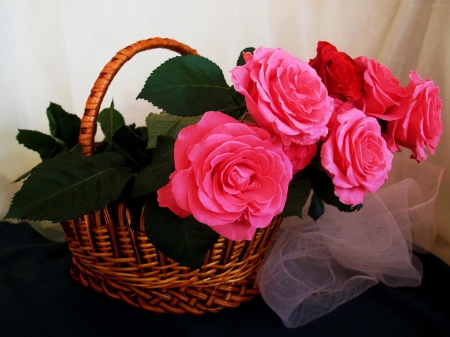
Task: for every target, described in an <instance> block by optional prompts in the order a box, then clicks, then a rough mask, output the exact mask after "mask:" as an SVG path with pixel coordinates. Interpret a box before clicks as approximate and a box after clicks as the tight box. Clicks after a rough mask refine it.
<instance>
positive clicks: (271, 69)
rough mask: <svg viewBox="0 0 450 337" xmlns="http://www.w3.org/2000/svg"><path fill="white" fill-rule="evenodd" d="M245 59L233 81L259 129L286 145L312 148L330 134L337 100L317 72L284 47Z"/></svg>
mask: <svg viewBox="0 0 450 337" xmlns="http://www.w3.org/2000/svg"><path fill="white" fill-rule="evenodd" d="M244 59H245V61H246V63H245V65H243V66H238V67H236V68H234V69H233V70H232V71H231V73H232V77H231V80H232V81H233V83H234V86H235V89H236V91H238V92H239V93H241V94H242V95H244V96H245V102H246V104H247V108H248V111H249V113H250V114H251V115H252V117H253V119H254V120H255V121H256V123H257V124H258V125H259V126H261V127H262V128H264V129H265V130H267V131H268V132H269V133H270V134H271V135H275V134H278V135H280V136H281V138H282V139H283V142H284V143H285V144H286V145H289V144H290V143H291V142H294V143H297V144H302V145H310V144H313V143H315V142H317V141H318V140H319V139H320V137H323V136H325V135H326V134H327V132H328V129H327V127H326V125H327V123H328V120H329V119H330V115H331V112H332V109H333V101H332V99H331V98H330V97H328V92H327V89H326V88H325V85H324V84H323V83H322V81H321V79H320V78H319V76H318V75H317V73H316V71H315V70H314V69H312V68H311V67H310V66H309V65H308V64H307V63H306V62H303V61H301V60H299V59H298V58H295V57H293V56H292V55H290V54H289V53H287V52H286V51H284V50H283V49H281V48H280V49H270V48H263V47H260V48H258V49H256V50H255V51H254V52H253V55H252V54H250V53H245V54H244Z"/></svg>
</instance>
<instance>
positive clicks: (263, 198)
mask: <svg viewBox="0 0 450 337" xmlns="http://www.w3.org/2000/svg"><path fill="white" fill-rule="evenodd" d="M282 147H283V144H282V142H281V140H280V139H279V138H278V137H277V138H271V136H270V134H269V133H268V132H267V131H265V130H263V129H261V128H259V127H253V126H250V125H247V124H243V123H240V122H238V121H237V120H235V119H234V118H232V117H230V116H227V115H225V114H223V113H221V112H206V113H205V114H204V115H203V117H202V119H201V120H200V122H198V123H197V124H195V125H191V126H188V127H186V128H184V129H183V130H181V132H180V133H179V135H178V139H177V140H176V142H175V147H174V159H175V171H174V172H173V173H172V175H171V176H170V181H169V183H168V184H167V185H166V186H164V187H163V188H161V189H160V190H158V201H159V204H160V206H161V207H168V208H169V209H171V210H172V211H173V212H174V213H175V214H177V215H178V216H180V217H185V216H187V215H190V214H192V215H193V216H194V218H196V219H197V220H198V221H200V222H202V223H204V224H207V225H208V226H210V227H211V228H212V229H214V230H215V231H216V232H217V233H219V234H220V235H222V236H224V237H226V238H228V239H231V240H250V239H251V238H252V236H253V234H254V233H255V231H256V229H257V228H261V227H266V226H268V225H269V223H270V222H271V220H272V218H273V217H274V216H276V215H278V214H279V213H281V211H282V210H283V208H284V205H285V202H286V196H287V189H288V185H289V182H290V180H291V179H292V165H291V163H290V161H289V158H288V157H287V156H285V155H284V153H283V148H282Z"/></svg>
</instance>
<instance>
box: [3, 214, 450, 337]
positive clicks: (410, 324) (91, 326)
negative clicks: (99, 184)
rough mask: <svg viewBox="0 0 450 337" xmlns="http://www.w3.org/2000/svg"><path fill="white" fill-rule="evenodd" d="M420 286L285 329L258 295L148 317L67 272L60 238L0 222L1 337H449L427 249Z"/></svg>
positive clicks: (446, 274) (438, 266)
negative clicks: (195, 311) (232, 305)
mask: <svg viewBox="0 0 450 337" xmlns="http://www.w3.org/2000/svg"><path fill="white" fill-rule="evenodd" d="M419 258H420V259H421V260H422V262H423V264H424V278H423V282H422V285H421V286H420V287H416V288H406V287H401V288H389V287H386V286H384V285H382V284H379V285H377V286H375V287H373V288H371V289H369V290H368V291H366V292H365V293H363V294H362V295H360V296H359V297H357V298H355V299H353V300H352V301H350V302H348V303H346V304H344V305H342V306H340V307H339V308H337V309H336V310H334V311H333V312H331V313H330V314H328V315H325V316H323V317H321V318H319V319H317V320H316V321H313V322H311V323H309V324H307V325H305V326H303V327H300V328H296V329H288V328H286V327H284V325H283V324H282V322H281V320H280V319H279V318H278V316H277V315H276V314H275V313H273V312H272V311H271V310H270V308H269V307H267V305H266V304H265V303H264V301H263V300H262V299H261V298H260V297H256V298H255V299H254V300H252V301H251V302H247V303H243V304H242V305H241V307H239V308H237V309H225V310H223V311H222V312H220V313H218V314H206V315H203V316H190V315H172V314H154V313H150V312H147V311H144V310H141V309H136V308H132V307H130V306H128V305H127V304H125V303H124V302H121V301H117V300H114V299H110V298H109V297H107V296H105V295H103V294H99V293H96V292H95V291H93V290H90V289H88V288H84V287H83V286H81V285H80V284H78V283H76V282H75V281H73V280H72V279H71V278H70V276H69V265H70V254H69V252H68V249H67V244H66V243H55V242H50V241H48V240H47V239H45V238H43V237H42V236H41V235H40V234H38V233H37V232H35V231H34V230H33V229H32V228H31V227H30V226H29V224H28V223H20V224H17V225H14V224H12V223H9V222H1V223H0V336H5V337H9V336H12V337H20V336H27V337H28V336H48V337H53V336H57V337H71V336H84V337H88V336H99V337H102V336H127V337H132V336H155V337H159V336H171V337H172V336H173V337H176V336H197V337H199V336H200V337H201V336H208V337H215V336H218V337H219V336H224V337H225V336H226V337H233V336H246V337H253V336H268V337H269V336H270V337H272V336H275V337H280V336H302V337H304V336H315V337H316V336H319V337H322V336H323V337H326V336H333V337H335V336H345V337H351V336H382V337H384V336H395V337H402V336H405V337H414V336H424V337H433V336H450V294H449V289H450V267H449V266H447V265H446V264H445V263H443V262H442V261H441V260H440V259H438V258H437V257H435V256H433V255H431V254H427V255H420V256H419Z"/></svg>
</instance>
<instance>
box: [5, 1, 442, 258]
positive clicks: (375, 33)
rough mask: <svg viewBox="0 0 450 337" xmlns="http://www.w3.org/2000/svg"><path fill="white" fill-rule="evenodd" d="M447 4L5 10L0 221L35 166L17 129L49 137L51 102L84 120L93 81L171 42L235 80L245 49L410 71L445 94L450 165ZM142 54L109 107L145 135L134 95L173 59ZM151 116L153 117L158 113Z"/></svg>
mask: <svg viewBox="0 0 450 337" xmlns="http://www.w3.org/2000/svg"><path fill="white" fill-rule="evenodd" d="M448 18H450V0H434V1H433V0H228V1H223V0H191V1H185V0H164V1H161V0H145V1H137V0H130V1H119V0H77V1H70V0H60V1H58V0H28V1H27V0H0V117H1V119H0V135H1V136H0V163H1V170H0V219H2V218H3V217H4V215H5V213H6V211H7V208H8V205H9V202H10V200H11V197H12V195H13V193H14V192H15V191H16V190H17V188H18V186H16V185H15V184H11V183H10V182H11V181H12V180H14V179H15V178H16V177H18V176H19V175H20V174H22V173H23V172H25V171H27V170H29V169H30V168H32V167H33V166H34V165H36V164H37V163H38V162H39V157H38V155H36V154H35V153H32V152H31V151H29V150H27V149H25V148H24V147H22V146H20V145H18V144H17V142H16V140H15V135H16V133H17V129H34V130H39V131H42V132H48V123H47V120H46V115H45V111H46V108H47V106H48V104H49V102H55V103H58V104H60V105H62V106H63V108H64V109H66V110H67V111H69V112H71V113H75V114H77V115H78V116H81V115H82V113H83V110H84V103H85V101H86V99H87V96H88V95H89V92H90V88H91V86H92V85H93V83H94V81H95V79H96V76H97V75H98V73H99V72H100V70H101V69H102V67H103V66H104V65H105V64H106V62H107V61H108V60H109V59H110V58H111V57H112V56H113V55H114V54H115V53H116V52H117V51H118V50H119V49H121V48H123V47H125V46H127V45H129V44H131V43H133V42H135V41H138V40H141V39H146V38H149V37H155V36H160V37H170V38H174V39H177V40H179V41H181V42H184V43H186V44H188V45H190V46H192V47H194V48H196V49H197V50H198V51H199V53H200V54H202V55H203V56H206V57H208V58H209V59H211V60H213V61H214V62H216V63H217V64H218V65H219V66H220V67H221V68H222V69H223V70H224V72H225V76H226V77H227V78H229V73H228V72H229V70H231V69H232V68H233V66H234V64H235V61H236V59H237V57H238V54H239V52H240V51H241V50H242V49H243V48H244V47H248V46H254V47H259V46H266V47H283V48H284V49H286V50H287V51H288V52H290V53H291V54H294V55H296V56H298V57H300V58H301V59H303V60H305V61H307V60H309V59H310V58H312V57H314V56H315V48H316V44H317V41H319V40H325V41H328V42H331V43H333V44H334V45H336V46H337V48H338V49H340V50H342V51H345V52H347V53H348V54H349V55H350V56H352V57H357V56H360V55H367V56H368V57H371V58H373V57H374V58H377V59H378V61H380V62H381V63H383V64H385V65H387V66H388V67H390V68H391V70H392V71H393V73H394V75H396V76H397V77H398V78H399V79H400V81H401V82H402V83H403V84H406V83H407V81H408V73H409V70H412V69H416V70H418V71H419V74H420V75H421V76H422V78H432V79H433V80H434V82H435V83H436V85H438V86H439V87H440V88H441V97H442V100H443V103H444V109H443V121H444V128H445V131H444V134H443V136H442V137H441V141H440V145H439V147H438V149H437V151H436V154H435V155H434V156H431V157H430V158H429V160H428V161H429V162H431V163H434V164H437V165H440V166H444V167H447V168H449V167H450V155H448V151H449V148H450V61H449V60H450V20H449V19H448ZM172 55H173V54H171V53H170V52H168V51H150V52H147V53H143V54H140V55H138V56H136V57H135V58H134V59H133V60H132V61H131V62H129V63H128V64H127V65H126V66H125V67H124V68H123V69H122V70H121V71H120V73H119V75H118V76H117V77H116V78H115V80H114V82H113V84H112V86H111V87H110V90H109V92H108V94H107V96H106V97H105V101H104V105H105V106H108V105H109V103H110V102H111V99H112V98H114V101H115V105H116V108H117V109H118V110H119V111H121V112H122V113H123V114H124V115H125V118H126V121H127V122H128V123H133V122H136V123H137V124H140V125H143V124H144V118H145V116H146V115H147V113H148V112H150V111H152V109H153V108H152V107H151V106H150V105H149V104H148V103H147V102H144V101H136V100H135V97H136V96H137V94H138V93H139V91H140V89H141V87H142V86H143V84H144V82H145V79H146V77H147V76H148V75H149V73H150V72H151V71H152V69H154V68H155V67H156V66H157V65H158V64H159V63H161V62H162V61H164V60H165V59H167V58H168V57H170V56H172ZM153 111H154V109H153ZM449 200H450V172H447V173H446V175H445V176H444V181H443V184H442V187H441V192H440V194H439V197H438V202H437V208H436V218H437V222H438V225H439V228H438V231H439V236H438V239H437V241H436V243H435V245H434V247H433V250H432V251H433V252H435V253H436V254H437V255H439V256H441V257H442V258H443V259H445V260H446V261H447V262H448V263H450V249H449V247H450V246H449V242H450V219H449V206H450V203H449Z"/></svg>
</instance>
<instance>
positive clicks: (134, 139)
mask: <svg viewBox="0 0 450 337" xmlns="http://www.w3.org/2000/svg"><path fill="white" fill-rule="evenodd" d="M112 142H113V149H114V150H115V151H117V152H119V153H120V154H122V155H123V156H124V157H125V158H127V159H128V160H129V161H130V162H131V163H132V164H133V165H135V166H136V167H137V168H141V167H142V166H145V165H148V164H150V162H151V159H152V156H151V153H150V152H149V151H146V148H147V142H146V141H145V140H143V139H142V138H141V137H140V132H139V131H138V129H136V126H135V125H134V124H132V125H129V126H127V125H123V126H122V127H121V128H119V129H118V130H117V131H116V132H115V133H114V136H113V141H112Z"/></svg>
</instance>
